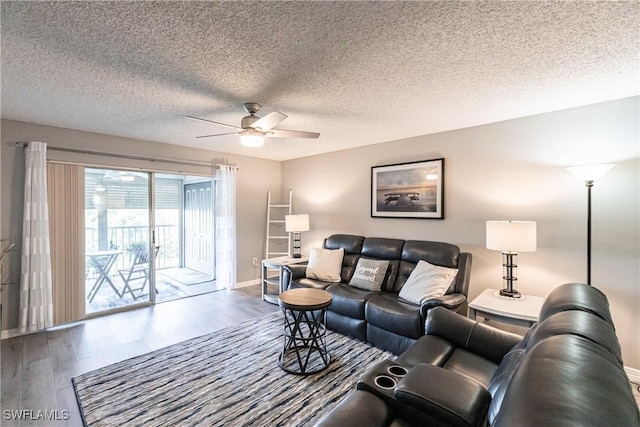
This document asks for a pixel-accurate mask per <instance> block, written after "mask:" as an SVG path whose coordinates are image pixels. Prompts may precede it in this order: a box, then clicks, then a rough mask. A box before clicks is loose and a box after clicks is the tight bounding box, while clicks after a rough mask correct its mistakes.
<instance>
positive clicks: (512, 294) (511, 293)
mask: <svg viewBox="0 0 640 427" xmlns="http://www.w3.org/2000/svg"><path fill="white" fill-rule="evenodd" d="M500 296H503V297H509V298H520V297H522V294H521V293H520V292H518V291H516V290H515V289H506V288H505V289H500Z"/></svg>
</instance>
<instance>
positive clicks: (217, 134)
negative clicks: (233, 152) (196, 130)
mask: <svg viewBox="0 0 640 427" xmlns="http://www.w3.org/2000/svg"><path fill="white" fill-rule="evenodd" d="M237 134H238V132H227V133H216V134H214V135H200V136H196V138H211V137H212V136H225V135H237Z"/></svg>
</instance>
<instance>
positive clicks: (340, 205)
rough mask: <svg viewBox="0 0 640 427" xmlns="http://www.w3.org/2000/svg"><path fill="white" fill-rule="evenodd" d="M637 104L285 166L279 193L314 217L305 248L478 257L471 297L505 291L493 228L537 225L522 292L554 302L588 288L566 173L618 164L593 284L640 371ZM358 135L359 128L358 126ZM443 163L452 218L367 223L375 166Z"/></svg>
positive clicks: (581, 205)
mask: <svg viewBox="0 0 640 427" xmlns="http://www.w3.org/2000/svg"><path fill="white" fill-rule="evenodd" d="M639 99H640V98H638V97H634V98H627V99H622V100H618V101H613V102H607V103H602V104H596V105H591V106H585V107H581V108H575V109H570V110H564V111H558V112H554V113H549V114H542V115H537V116H532V117H526V118H522V119H516V120H509V121H505V122H500V123H494V124H489V125H485V126H478V127H473V128H467V129H460V130H455V131H450V132H444V133H439V134H434V135H426V136H420V137H415V138H411V139H405V140H400V141H392V142H387V143H383V144H378V145H373V146H368V147H361V148H357V149H352V150H345V151H341V152H335V153H331V154H325V155H319V156H313V157H308V158H303V159H297V160H291V161H287V162H284V163H283V167H282V188H283V189H284V188H287V189H288V188H291V189H293V191H294V194H295V195H296V212H298V213H309V214H310V220H311V230H310V231H309V232H307V233H304V234H303V236H302V240H303V252H305V251H306V252H308V249H309V248H310V247H312V246H319V245H320V244H321V242H322V239H323V238H324V237H326V236H328V235H329V234H331V233H336V232H344V233H353V234H362V235H364V236H376V237H397V238H402V239H422V240H436V241H445V242H450V243H454V244H457V245H459V246H460V247H461V248H462V249H463V250H464V251H468V252H471V253H472V254H473V269H472V274H471V286H470V291H469V293H470V295H469V297H470V298H471V299H473V298H474V297H475V296H477V295H478V294H479V293H480V292H481V291H482V290H484V289H486V288H499V287H501V285H502V283H501V273H502V271H501V254H500V253H499V252H494V251H489V250H487V249H485V221H486V220H494V219H515V220H534V221H537V223H538V250H537V252H533V253H522V254H520V255H519V257H518V264H519V268H518V279H519V280H518V288H519V289H520V290H521V291H523V292H525V293H530V294H535V295H540V296H546V295H547V294H548V293H549V292H550V291H551V290H552V289H553V288H555V287H556V286H558V285H560V284H563V283H566V282H576V281H577V282H584V281H586V213H587V205H586V200H587V199H586V197H587V193H586V188H585V186H584V183H581V182H579V181H578V180H577V179H576V178H575V177H574V176H573V175H571V174H570V173H569V172H567V171H566V170H565V167H566V166H573V165H581V164H588V163H617V164H618V166H617V167H615V168H614V169H612V170H611V171H610V172H609V173H608V174H607V175H606V176H605V177H604V178H603V179H602V180H601V181H598V182H596V184H595V186H594V187H593V222H592V224H593V235H592V238H593V241H592V243H593V244H592V283H593V284H594V285H595V286H596V287H598V288H599V289H601V290H602V291H603V292H605V293H606V294H607V296H608V298H609V301H610V304H611V311H612V314H613V317H614V320H615V322H616V329H617V333H618V336H619V338H620V342H621V345H622V348H623V356H624V360H625V365H627V366H629V367H632V368H636V369H637V368H640V347H639V336H638V328H639V326H640V230H639V225H640V224H639V222H640V211H639V208H640V198H639V195H640V185H639V180H640V174H639V169H640V167H639V166H640V159H639V154H640V153H639V142H640V138H639V131H638V127H639V122H638V117H639V114H640V111H639ZM354 132H357V129H354ZM440 157H444V158H445V219H444V220H424V219H421V220H418V219H387V218H371V217H370V175H371V166H376V165H385V164H393V163H402V162H410V161H418V160H428V159H434V158H440Z"/></svg>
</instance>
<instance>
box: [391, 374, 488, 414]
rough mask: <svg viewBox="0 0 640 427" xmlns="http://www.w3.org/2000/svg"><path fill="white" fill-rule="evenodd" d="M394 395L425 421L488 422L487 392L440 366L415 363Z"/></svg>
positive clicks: (467, 379)
mask: <svg viewBox="0 0 640 427" xmlns="http://www.w3.org/2000/svg"><path fill="white" fill-rule="evenodd" d="M394 396H395V398H396V399H398V400H399V401H400V402H402V403H404V404H407V405H409V406H411V407H413V408H415V409H417V410H418V411H419V412H420V413H421V414H423V415H424V417H425V418H426V420H425V421H426V423H424V424H426V425H434V426H454V427H455V426H460V427H471V426H474V427H475V426H486V425H487V411H488V409H489V404H490V403H491V395H490V394H489V392H488V391H487V390H486V389H485V388H484V387H482V386H481V385H480V384H478V383H477V382H475V381H473V380H470V379H469V378H466V377H463V376H461V375H458V374H456V373H455V372H452V371H449V370H447V369H444V368H441V367H439V366H434V365H430V364H427V363H421V364H419V365H416V366H414V367H413V368H411V369H410V370H409V372H407V374H406V375H405V377H404V378H403V379H402V380H401V381H400V383H399V384H398V386H397V387H396V389H395V391H394Z"/></svg>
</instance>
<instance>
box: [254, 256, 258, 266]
mask: <svg viewBox="0 0 640 427" xmlns="http://www.w3.org/2000/svg"><path fill="white" fill-rule="evenodd" d="M253 266H254V267H257V266H258V257H256V256H254V257H253Z"/></svg>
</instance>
